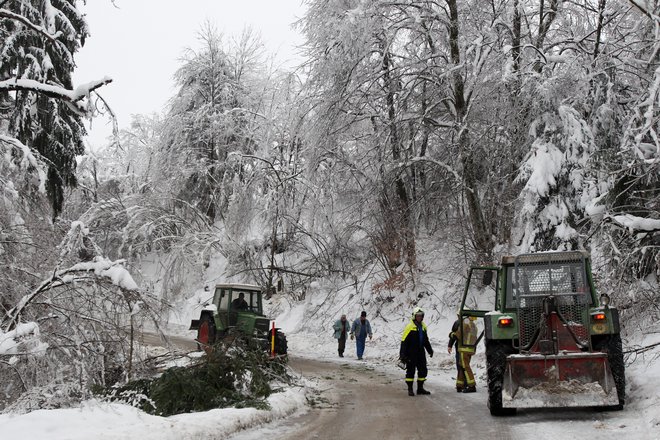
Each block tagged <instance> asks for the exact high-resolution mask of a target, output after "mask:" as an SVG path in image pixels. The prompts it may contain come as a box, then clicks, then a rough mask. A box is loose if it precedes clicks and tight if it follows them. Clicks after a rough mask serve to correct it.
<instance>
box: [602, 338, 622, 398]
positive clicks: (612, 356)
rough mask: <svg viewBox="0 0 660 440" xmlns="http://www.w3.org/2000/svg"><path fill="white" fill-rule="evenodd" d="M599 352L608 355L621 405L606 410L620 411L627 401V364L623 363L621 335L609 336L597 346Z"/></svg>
mask: <svg viewBox="0 0 660 440" xmlns="http://www.w3.org/2000/svg"><path fill="white" fill-rule="evenodd" d="M595 348H596V349H597V350H600V351H603V352H606V353H607V360H608V361H609V363H610V369H611V370H612V376H613V377H614V384H615V385H616V393H617V396H618V397H619V404H618V405H612V406H608V407H605V408H604V409H608V410H614V411H620V410H622V409H623V404H624V403H625V401H626V374H625V369H626V367H625V364H624V362H623V345H622V344H621V335H619V334H615V335H609V336H607V337H605V338H603V339H602V340H599V341H598V342H597V343H596V344H595Z"/></svg>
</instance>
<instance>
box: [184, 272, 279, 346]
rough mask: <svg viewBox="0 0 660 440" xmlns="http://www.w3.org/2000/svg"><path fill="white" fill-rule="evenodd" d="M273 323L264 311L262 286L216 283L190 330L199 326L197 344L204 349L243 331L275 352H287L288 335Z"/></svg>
mask: <svg viewBox="0 0 660 440" xmlns="http://www.w3.org/2000/svg"><path fill="white" fill-rule="evenodd" d="M270 323H271V320H270V319H269V318H267V317H266V316H264V314H263V307H262V290H261V289H260V288H259V287H258V286H253V285H249V284H217V285H216V286H215V291H214V292H213V301H212V302H211V303H210V304H208V305H207V306H205V307H204V309H203V310H202V312H201V314H200V317H199V319H193V320H192V322H191V324H190V330H197V338H196V341H197V344H198V346H199V347H200V348H203V349H204V350H208V349H210V347H211V346H212V345H213V344H214V343H215V342H217V341H220V340H223V339H225V338H228V337H233V336H236V334H237V333H240V334H242V335H246V336H248V337H253V338H255V339H256V340H258V341H259V342H260V343H261V344H262V345H263V347H264V349H267V350H268V351H273V352H274V354H276V355H286V354H287V348H288V347H287V340H286V336H285V335H284V333H282V332H281V331H280V329H279V328H274V327H271V325H270ZM273 338H274V341H273Z"/></svg>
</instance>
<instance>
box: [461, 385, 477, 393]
mask: <svg viewBox="0 0 660 440" xmlns="http://www.w3.org/2000/svg"><path fill="white" fill-rule="evenodd" d="M463 392H464V393H476V392H477V387H475V386H474V385H471V386H467V387H465V388H464V389H463Z"/></svg>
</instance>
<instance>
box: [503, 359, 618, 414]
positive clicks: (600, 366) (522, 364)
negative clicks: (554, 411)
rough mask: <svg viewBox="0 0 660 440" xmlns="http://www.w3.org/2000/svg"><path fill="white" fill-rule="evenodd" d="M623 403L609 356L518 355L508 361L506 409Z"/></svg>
mask: <svg viewBox="0 0 660 440" xmlns="http://www.w3.org/2000/svg"><path fill="white" fill-rule="evenodd" d="M618 403H619V400H618V397H617V391H616V385H615V383H614V377H613V375H612V371H611V369H610V365H609V361H608V359H607V354H606V353H559V354H554V355H542V354H514V355H509V356H508V357H507V361H506V370H505V373H504V382H503V385H502V407H503V408H545V407H549V408H558V407H585V406H613V405H617V404H618Z"/></svg>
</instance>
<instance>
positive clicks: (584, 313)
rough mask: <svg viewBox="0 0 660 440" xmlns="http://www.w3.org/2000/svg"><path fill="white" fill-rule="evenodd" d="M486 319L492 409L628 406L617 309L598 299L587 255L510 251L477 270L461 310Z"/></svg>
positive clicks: (603, 298) (472, 272) (473, 270)
mask: <svg viewBox="0 0 660 440" xmlns="http://www.w3.org/2000/svg"><path fill="white" fill-rule="evenodd" d="M469 316H476V317H482V318H483V324H481V323H480V326H482V328H483V330H482V331H483V335H484V341H485V347H486V364H487V376H488V407H489V409H490V413H491V414H492V415H495V416H499V415H509V414H514V413H515V411H516V408H539V407H601V408H605V409H622V408H623V404H624V399H625V371H624V368H625V367H624V360H623V350H622V345H621V336H620V334H619V332H620V327H619V313H618V310H617V309H615V308H613V307H610V305H609V296H607V295H601V297H600V298H599V297H597V296H596V289H595V287H594V284H593V279H592V276H591V264H590V258H589V254H588V253H587V252H585V251H566V252H541V253H533V254H523V255H518V256H515V257H514V256H506V257H503V258H502V262H501V265H500V266H496V267H473V268H471V269H470V272H469V275H468V281H467V284H466V287H465V292H464V296H463V300H462V303H461V309H460V319H461V321H462V320H463V319H464V318H465V317H469Z"/></svg>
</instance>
